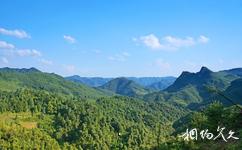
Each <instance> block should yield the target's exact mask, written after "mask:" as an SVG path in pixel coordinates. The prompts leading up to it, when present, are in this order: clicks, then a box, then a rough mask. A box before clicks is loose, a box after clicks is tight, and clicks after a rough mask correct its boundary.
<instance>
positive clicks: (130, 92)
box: [99, 77, 149, 97]
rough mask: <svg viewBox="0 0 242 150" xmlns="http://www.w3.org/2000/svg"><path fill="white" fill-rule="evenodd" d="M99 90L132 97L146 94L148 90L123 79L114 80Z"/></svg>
mask: <svg viewBox="0 0 242 150" xmlns="http://www.w3.org/2000/svg"><path fill="white" fill-rule="evenodd" d="M99 88H101V89H105V90H109V91H112V92H114V93H117V94H120V95H125V96H132V97H139V96H142V95H145V94H148V92H149V90H147V89H145V88H144V87H142V86H141V85H139V84H137V83H136V82H134V81H132V80H129V79H127V78H124V77H120V78H115V79H113V80H111V81H109V82H108V83H106V84H104V85H103V86H100V87H99Z"/></svg>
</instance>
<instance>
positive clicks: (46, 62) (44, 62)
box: [39, 58, 53, 66]
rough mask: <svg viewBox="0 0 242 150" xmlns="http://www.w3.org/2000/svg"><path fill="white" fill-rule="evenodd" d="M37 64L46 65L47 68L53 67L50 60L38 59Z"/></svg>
mask: <svg viewBox="0 0 242 150" xmlns="http://www.w3.org/2000/svg"><path fill="white" fill-rule="evenodd" d="M39 62H41V63H42V64H44V65H48V66H50V65H53V62H52V61H51V60H46V59H44V58H42V59H40V60H39Z"/></svg>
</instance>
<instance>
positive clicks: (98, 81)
mask: <svg viewBox="0 0 242 150" xmlns="http://www.w3.org/2000/svg"><path fill="white" fill-rule="evenodd" d="M66 79H67V80H70V81H74V82H77V83H82V84H85V85H88V86H91V87H98V86H102V85H104V84H105V83H107V82H108V81H110V80H112V79H113V78H102V77H80V76H78V75H74V76H70V77H66Z"/></svg>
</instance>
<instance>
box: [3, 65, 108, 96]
mask: <svg viewBox="0 0 242 150" xmlns="http://www.w3.org/2000/svg"><path fill="white" fill-rule="evenodd" d="M19 88H33V89H41V90H46V91H49V92H52V93H61V94H66V95H79V96H84V97H95V96H103V95H104V94H103V92H101V91H98V90H96V89H93V88H90V87H87V86H86V85H83V84H78V83H74V82H71V81H67V80H66V79H65V78H63V77H61V76H59V75H56V74H54V73H44V72H41V71H39V70H37V69H35V68H30V69H26V68H23V69H14V68H0V90H3V91H13V90H16V89H19Z"/></svg>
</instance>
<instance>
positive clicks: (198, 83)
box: [144, 67, 239, 107]
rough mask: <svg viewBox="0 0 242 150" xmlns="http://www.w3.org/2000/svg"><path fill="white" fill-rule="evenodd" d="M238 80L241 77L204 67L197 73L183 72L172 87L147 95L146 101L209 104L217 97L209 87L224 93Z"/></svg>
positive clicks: (190, 105) (190, 104) (191, 104)
mask: <svg viewBox="0 0 242 150" xmlns="http://www.w3.org/2000/svg"><path fill="white" fill-rule="evenodd" d="M238 78H239V76H237V75H235V74H232V73H229V72H226V71H220V72H212V71H211V70H209V69H208V68H206V67H202V68H201V70H200V71H199V72H197V73H190V72H183V73H182V74H181V75H180V76H179V77H178V78H177V79H176V81H175V82H174V83H173V84H172V85H171V86H169V87H168V88H166V89H165V90H163V91H161V92H155V93H150V94H147V95H145V96H144V99H145V100H155V101H159V100H162V101H170V102H176V103H180V104H182V105H184V106H188V105H189V107H193V105H194V104H199V103H207V102H209V101H211V100H212V99H213V98H214V97H215V95H213V93H211V92H210V91H209V90H208V89H207V87H216V88H217V89H218V90H221V91H224V90H225V89H226V88H227V87H228V86H229V85H230V83H231V82H232V81H233V80H235V79H238Z"/></svg>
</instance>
